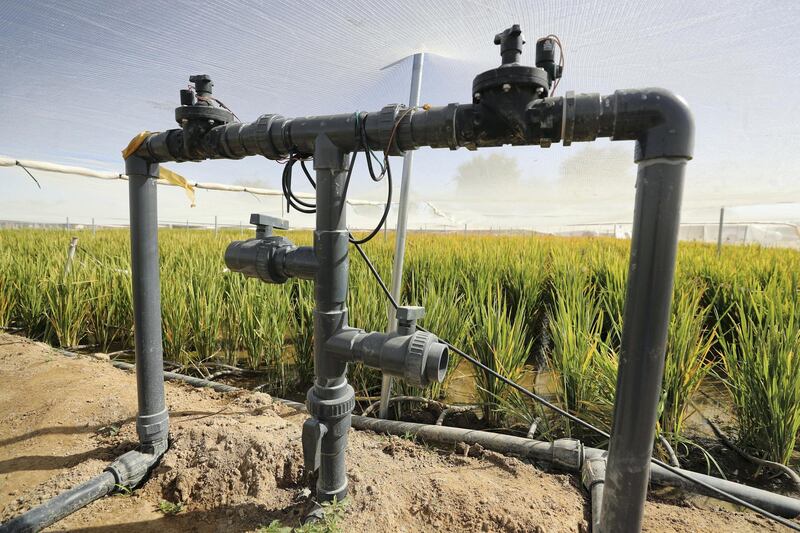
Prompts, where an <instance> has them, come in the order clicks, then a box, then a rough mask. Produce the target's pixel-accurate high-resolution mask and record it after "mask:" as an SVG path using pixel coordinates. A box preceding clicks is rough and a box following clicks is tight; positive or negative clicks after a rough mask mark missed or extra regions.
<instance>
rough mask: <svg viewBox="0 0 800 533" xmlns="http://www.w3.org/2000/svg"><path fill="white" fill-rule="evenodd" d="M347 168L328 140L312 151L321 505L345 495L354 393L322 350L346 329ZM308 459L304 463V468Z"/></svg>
mask: <svg viewBox="0 0 800 533" xmlns="http://www.w3.org/2000/svg"><path fill="white" fill-rule="evenodd" d="M347 168H348V161H347V158H346V155H345V154H344V153H342V151H341V150H340V149H339V148H337V147H336V146H334V144H333V143H332V142H331V140H330V139H329V138H328V137H327V136H325V135H319V136H318V137H317V139H316V143H315V151H314V170H315V171H316V174H317V185H316V193H317V194H316V199H317V220H316V227H315V229H314V254H315V255H316V257H317V262H318V268H317V272H316V277H315V280H314V301H315V306H314V385H313V386H312V387H311V389H310V390H309V391H308V395H307V398H308V405H309V413H310V414H311V415H312V417H313V419H314V420H316V421H318V423H319V424H320V425H322V426H324V431H320V433H319V435H320V439H321V440H320V442H319V448H318V450H319V475H318V477H317V500H319V501H321V502H324V501H330V500H333V499H337V500H342V499H343V498H344V497H345V496H346V495H347V470H346V468H345V452H346V450H347V433H348V430H349V429H350V416H351V415H350V413H351V412H352V410H353V406H354V405H355V392H354V391H353V387H351V386H350V385H349V384H348V383H347V363H346V362H345V361H343V360H342V359H341V358H339V357H336V355H335V354H333V353H331V352H330V350H329V349H328V348H327V347H326V343H327V342H328V339H329V338H330V337H331V336H332V335H333V334H334V333H336V332H337V331H339V330H341V329H342V328H344V327H346V326H347V284H348V275H349V257H348V252H349V246H350V243H349V236H350V232H349V231H348V230H347V224H346V205H345V198H344V195H343V194H342V191H343V190H344V184H345V182H346V180H347ZM305 435H309V436H310V434H306V433H304V436H305ZM305 438H308V437H305ZM306 444H310V443H307V442H304V449H303V453H304V456H305V455H307V454H308V453H310V451H311V450H312V449H314V448H312V447H310V446H306ZM307 450H308V451H307ZM311 459H312V458H311V457H306V462H307V464H311V462H312V461H311Z"/></svg>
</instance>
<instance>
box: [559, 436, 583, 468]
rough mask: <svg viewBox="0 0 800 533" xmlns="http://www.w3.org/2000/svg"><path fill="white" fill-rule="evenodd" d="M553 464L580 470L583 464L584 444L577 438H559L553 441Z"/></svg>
mask: <svg viewBox="0 0 800 533" xmlns="http://www.w3.org/2000/svg"><path fill="white" fill-rule="evenodd" d="M552 447H553V460H552V464H553V466H554V467H556V468H560V469H562V470H568V471H570V472H578V471H580V469H581V466H582V465H583V458H584V456H583V444H582V443H581V441H579V440H577V439H557V440H555V441H553V444H552Z"/></svg>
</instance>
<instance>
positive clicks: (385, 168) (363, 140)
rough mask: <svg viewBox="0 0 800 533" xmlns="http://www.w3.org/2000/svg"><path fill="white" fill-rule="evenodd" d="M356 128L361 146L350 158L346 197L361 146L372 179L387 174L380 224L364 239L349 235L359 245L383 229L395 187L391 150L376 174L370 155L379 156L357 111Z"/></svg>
mask: <svg viewBox="0 0 800 533" xmlns="http://www.w3.org/2000/svg"><path fill="white" fill-rule="evenodd" d="M359 123H360V124H359ZM356 128H358V129H359V139H360V143H359V146H357V147H356V149H355V150H354V151H353V157H352V159H351V160H350V168H349V169H348V171H347V179H346V180H345V183H344V198H345V199H347V189H348V188H349V187H350V177H351V176H352V174H353V164H354V163H355V160H356V158H355V154H357V153H358V150H359V149H361V148H363V149H364V156H365V157H366V159H367V169H368V170H369V176H370V178H372V181H375V182H378V181H381V180H382V179H383V176H384V175H385V176H386V187H387V192H386V205H385V206H384V208H383V214H382V215H381V218H380V220H379V221H378V225H377V226H375V229H373V230H372V231H371V232H370V233H369V234H368V235H367V236H366V237H364V238H362V239H356V238H355V237H353V235H352V234H350V237H349V239H350V242H351V243H353V244H354V245H356V246H359V245H361V244H366V243H368V242H369V241H371V240H372V239H373V238H374V237H375V235H377V234H378V233H379V232H380V231H381V228H383V225H384V224H386V219H387V218H388V217H389V211H390V210H391V207H392V187H393V185H392V168H391V165H390V164H389V150H388V148H387V149H386V151H384V153H383V164H382V165H381V173H380V174H379V175H377V176H376V175H375V170H374V167H373V166H372V161H371V159H370V157H375V159H377V157H376V156H375V155H374V154H373V153H372V150H370V148H369V143H368V142H367V130H366V121H364V120H360V116H359V114H358V113H356Z"/></svg>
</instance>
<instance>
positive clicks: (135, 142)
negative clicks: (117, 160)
mask: <svg viewBox="0 0 800 533" xmlns="http://www.w3.org/2000/svg"><path fill="white" fill-rule="evenodd" d="M149 135H150V132H149V131H143V132H142V133H140V134H139V135H137V136H136V137H134V138H133V139H131V142H129V143H128V146H126V147H125V149H124V150H123V151H122V158H123V159H128V158H129V157H130V156H131V155H133V153H134V152H136V150H138V149H139V147H140V146H141V145H142V143H143V142H144V140H145V139H147V137H148V136H149Z"/></svg>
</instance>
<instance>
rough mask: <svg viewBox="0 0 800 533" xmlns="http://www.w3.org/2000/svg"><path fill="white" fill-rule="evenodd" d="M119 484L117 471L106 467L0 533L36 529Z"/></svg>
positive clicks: (24, 532) (6, 525)
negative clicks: (115, 474) (115, 475)
mask: <svg viewBox="0 0 800 533" xmlns="http://www.w3.org/2000/svg"><path fill="white" fill-rule="evenodd" d="M115 488H116V478H115V477H114V474H112V473H111V472H109V471H105V472H103V473H102V474H100V475H98V476H95V477H93V478H92V479H90V480H88V481H86V482H84V483H81V484H80V485H78V486H77V487H74V488H72V489H70V490H68V491H66V492H62V493H60V494H58V495H57V496H54V497H53V498H51V499H50V500H47V501H46V502H45V503H43V504H42V505H39V506H38V507H34V508H33V509H31V510H30V511H28V512H26V513H25V514H22V515H20V516H17V517H16V518H13V519H12V520H9V521H8V522H6V523H4V524H1V525H0V533H33V532H36V531H41V530H43V529H44V528H46V527H48V526H50V525H51V524H55V523H56V522H58V521H59V520H61V519H62V518H65V517H67V516H69V515H71V514H72V513H74V512H75V511H77V510H78V509H81V508H83V507H86V506H87V505H89V504H90V503H92V502H93V501H95V500H99V499H100V498H102V497H103V496H105V495H107V494H110V493H111V492H113V491H114V489H115Z"/></svg>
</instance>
